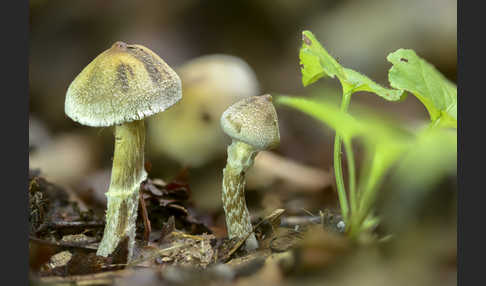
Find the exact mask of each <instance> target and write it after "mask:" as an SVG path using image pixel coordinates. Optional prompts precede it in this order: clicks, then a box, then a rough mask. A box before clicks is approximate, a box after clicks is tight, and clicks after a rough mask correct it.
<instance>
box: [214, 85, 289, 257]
mask: <svg viewBox="0 0 486 286" xmlns="http://www.w3.org/2000/svg"><path fill="white" fill-rule="evenodd" d="M220 123H221V128H222V129H223V131H224V133H226V134H227V135H228V136H230V137H231V139H232V143H231V145H229V146H228V159H227V163H226V168H224V170H223V194H222V197H223V208H224V212H225V215H226V227H227V230H228V236H229V237H230V238H233V237H238V238H244V237H246V235H248V234H249V233H251V232H252V231H253V229H252V225H251V220H250V214H249V212H248V209H247V207H246V201H245V172H246V171H247V170H248V169H249V168H250V167H251V166H252V165H253V160H254V158H255V156H256V154H257V153H258V152H259V151H261V150H268V149H272V148H275V147H277V146H278V144H279V143H280V133H279V129H278V120H277V113H276V112H275V107H274V106H273V104H272V96H271V95H269V94H267V95H262V96H252V97H248V98H245V99H242V100H240V101H238V102H236V103H235V104H233V105H231V106H230V107H228V109H226V111H225V112H224V113H223V114H222V116H221V120H220ZM245 247H246V249H247V250H252V249H255V248H257V247H258V242H257V240H256V238H255V235H254V234H251V235H250V236H249V237H248V239H247V241H246V245H245Z"/></svg>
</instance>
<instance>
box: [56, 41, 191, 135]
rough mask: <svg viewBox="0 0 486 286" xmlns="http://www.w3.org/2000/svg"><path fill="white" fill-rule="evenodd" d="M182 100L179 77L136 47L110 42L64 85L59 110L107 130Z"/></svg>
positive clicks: (159, 59) (157, 59)
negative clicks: (60, 108)
mask: <svg viewBox="0 0 486 286" xmlns="http://www.w3.org/2000/svg"><path fill="white" fill-rule="evenodd" d="M181 98H182V91H181V80H180V78H179V76H178V75H177V74H176V73H175V71H173V70H172V69H171V68H170V67H169V65H167V64H166V63H165V62H164V61H163V60H162V59H161V58H160V57H159V56H158V55H156V54H155V53H154V52H152V51H151V50H149V49H147V48H146V47H144V46H141V45H128V44H125V43H123V42H116V43H114V44H113V45H112V46H111V48H109V49H108V50H106V51H104V52H103V53H101V54H100V55H98V56H97V57H96V58H95V59H94V60H93V61H92V62H91V63H89V64H88V65H87V66H86V67H85V68H84V69H83V70H82V71H81V73H80V74H79V75H78V76H77V77H76V78H75V79H74V80H73V82H72V83H71V84H70V85H69V88H68V90H67V93H66V101H65V106H64V110H65V113H66V115H67V116H69V117H70V118H71V119H72V120H74V121H77V122H79V123H81V124H83V125H88V126H95V127H96V126H112V125H117V124H123V123H125V122H131V121H134V120H141V119H143V118H145V117H147V116H151V115H153V114H156V113H158V112H161V111H164V110H166V109H167V108H169V107H170V106H172V105H173V104H175V103H176V102H178V101H179V100H180V99H181Z"/></svg>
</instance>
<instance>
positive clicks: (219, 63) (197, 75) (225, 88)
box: [147, 54, 258, 168]
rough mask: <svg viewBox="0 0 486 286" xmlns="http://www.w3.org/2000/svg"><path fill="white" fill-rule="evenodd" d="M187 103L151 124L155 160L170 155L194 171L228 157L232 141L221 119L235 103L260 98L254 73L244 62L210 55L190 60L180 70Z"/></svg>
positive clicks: (159, 115)
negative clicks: (156, 157)
mask: <svg viewBox="0 0 486 286" xmlns="http://www.w3.org/2000/svg"><path fill="white" fill-rule="evenodd" d="M176 71H177V74H179V76H180V78H181V80H182V92H183V93H184V98H183V99H182V100H181V101H180V102H179V103H178V104H177V106H174V108H171V109H170V110H168V111H167V112H164V113H160V114H157V115H156V116H153V117H151V118H150V119H149V120H148V124H147V132H148V134H149V135H150V137H151V138H154V139H155V140H151V141H150V144H149V146H148V147H149V149H150V152H151V154H153V155H162V154H163V155H165V156H168V157H169V158H171V159H173V160H175V161H176V162H178V163H180V164H182V165H185V166H190V167H194V168H197V167H201V166H203V165H205V164H207V163H209V162H211V161H212V160H214V159H216V158H223V156H224V152H225V150H226V146H227V145H228V143H229V141H227V139H228V138H227V137H226V136H225V135H224V133H223V132H222V131H221V128H220V126H219V118H220V117H221V114H222V113H223V112H224V111H225V110H226V108H228V106H230V105H231V104H233V103H235V102H237V101H238V100H240V99H243V98H245V97H249V96H254V95H258V81H257V79H256V75H255V72H254V71H253V70H252V69H251V67H250V66H249V65H248V64H247V63H246V62H245V61H243V60H242V59H240V58H238V57H235V56H230V55H224V54H211V55H204V56H201V57H197V58H194V59H191V60H189V61H187V62H186V63H184V64H183V65H181V66H180V67H178V68H177V69H176Z"/></svg>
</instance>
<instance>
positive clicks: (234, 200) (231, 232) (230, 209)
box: [222, 139, 258, 250]
mask: <svg viewBox="0 0 486 286" xmlns="http://www.w3.org/2000/svg"><path fill="white" fill-rule="evenodd" d="M257 153H258V150H256V149H255V148H254V147H252V146H251V145H248V144H246V143H243V142H241V141H237V140H234V139H233V142H232V143H231V145H229V146H228V160H227V163H226V168H224V169H223V195H222V197H223V208H224V212H225V215H226V228H227V230H228V236H229V238H233V237H237V238H244V237H246V236H247V235H248V234H249V233H250V232H252V231H253V227H252V225H251V219H250V213H249V212H248V209H247V207H246V201H245V184H246V181H245V172H246V171H247V170H248V168H250V167H251V166H252V165H253V161H254V158H255V156H256V154H257ZM245 247H246V250H253V249H255V248H258V241H257V240H256V237H255V234H253V233H252V234H251V235H250V236H249V237H248V239H247V240H246V246H245Z"/></svg>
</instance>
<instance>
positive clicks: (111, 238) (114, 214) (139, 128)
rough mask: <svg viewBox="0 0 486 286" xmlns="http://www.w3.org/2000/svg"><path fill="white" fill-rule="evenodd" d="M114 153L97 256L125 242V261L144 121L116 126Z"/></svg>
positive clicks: (132, 224)
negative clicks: (104, 222) (103, 229)
mask: <svg viewBox="0 0 486 286" xmlns="http://www.w3.org/2000/svg"><path fill="white" fill-rule="evenodd" d="M115 128H116V129H115V152H114V156H113V167H112V171H111V182H110V187H109V189H108V192H106V197H107V200H108V207H107V211H106V226H105V231H104V234H103V239H102V240H101V243H100V245H99V247H98V251H97V253H96V254H97V255H99V256H104V257H107V256H108V255H110V254H111V253H112V252H113V251H114V250H115V249H116V247H117V246H118V244H119V243H120V242H122V241H123V240H125V239H128V242H127V243H128V259H129V260H130V258H131V256H132V252H133V246H134V244H135V230H136V228H135V223H136V219H137V209H138V199H139V188H140V183H141V182H142V181H143V180H145V179H146V177H147V173H146V172H145V169H144V146H145V125H144V122H143V120H138V121H133V122H129V123H125V124H123V125H118V126H116V127H115Z"/></svg>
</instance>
